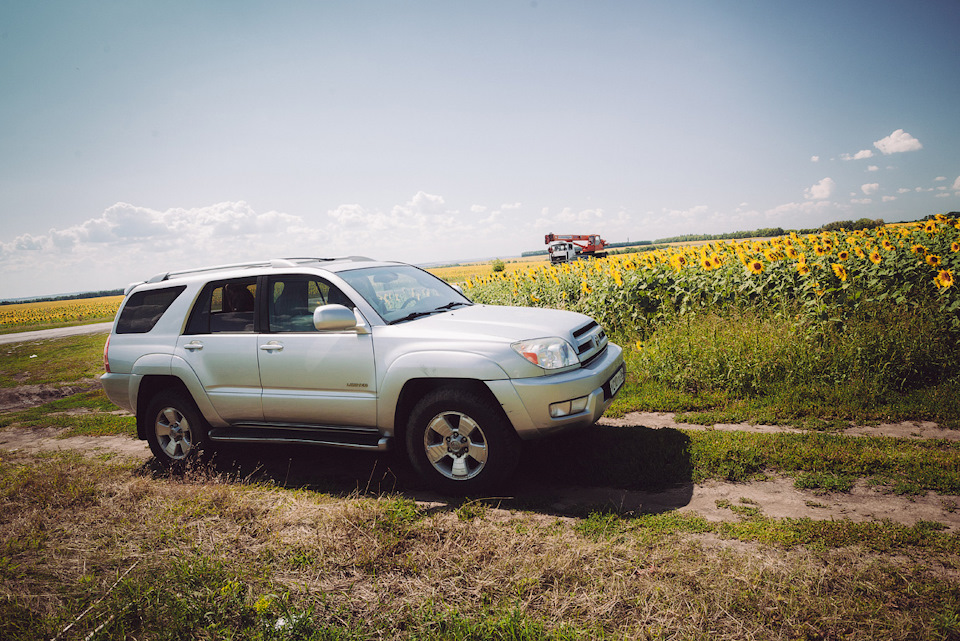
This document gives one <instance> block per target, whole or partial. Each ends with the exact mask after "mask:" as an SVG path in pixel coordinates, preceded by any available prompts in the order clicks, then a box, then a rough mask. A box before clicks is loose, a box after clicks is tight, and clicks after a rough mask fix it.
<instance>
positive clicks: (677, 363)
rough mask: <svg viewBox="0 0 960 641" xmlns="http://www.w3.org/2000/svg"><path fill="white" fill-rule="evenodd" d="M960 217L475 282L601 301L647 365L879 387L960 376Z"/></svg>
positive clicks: (676, 251)
mask: <svg viewBox="0 0 960 641" xmlns="http://www.w3.org/2000/svg"><path fill="white" fill-rule="evenodd" d="M958 276H960V220H956V219H954V218H951V217H949V216H946V215H937V216H936V217H935V218H933V219H931V220H928V221H924V222H916V223H906V224H892V225H886V226H883V227H879V228H876V229H873V230H862V231H850V232H847V231H844V230H840V231H831V232H823V233H818V234H808V235H797V234H790V235H787V236H780V237H776V238H771V239H766V240H745V241H717V242H708V243H705V244H701V245H693V246H685V247H667V248H663V249H659V250H656V251H650V252H644V253H640V254H621V255H616V256H609V257H607V258H604V259H599V260H589V261H578V262H574V263H564V264H559V265H543V266H540V267H535V268H531V269H528V270H526V271H520V270H518V271H515V272H513V273H501V274H493V275H489V276H483V277H476V278H472V279H470V280H467V281H466V282H465V283H463V286H464V291H465V292H466V293H467V295H468V296H469V297H470V298H471V299H472V300H474V301H475V302H478V303H490V304H498V305H521V306H539V307H553V308H559V309H569V310H573V311H578V312H582V313H584V314H588V315H590V316H592V317H593V318H595V319H597V320H598V321H599V322H600V323H601V324H603V325H604V326H605V327H606V328H607V331H608V332H609V333H611V334H613V335H614V336H616V337H617V339H618V340H619V341H620V342H621V343H623V344H625V345H626V346H627V347H628V348H629V349H628V361H630V358H629V357H632V358H633V359H634V360H633V362H629V364H630V365H631V366H632V368H633V369H634V371H635V372H639V374H637V375H638V376H644V377H649V378H652V379H656V380H660V381H663V382H667V383H670V384H672V385H674V386H675V387H678V388H682V389H693V390H704V389H713V390H718V389H719V390H724V391H726V392H731V393H735V394H741V395H744V394H745V395H750V394H755V393H760V392H761V391H763V390H769V388H770V386H771V385H775V384H784V383H788V384H792V385H810V384H820V385H825V386H833V387H836V386H838V385H848V386H851V385H852V386H853V387H857V388H859V389H861V390H863V389H864V388H867V395H868V396H871V397H873V398H876V397H877V396H878V395H882V394H885V393H888V392H890V391H891V390H905V389H908V388H912V387H917V386H920V385H927V384H931V383H936V382H937V381H942V380H944V379H951V378H952V379H956V378H957V377H958V376H960V348H958V347H957V345H958V344H960V295H958V289H960V288H958V285H957V284H956V283H955V278H956V277H958Z"/></svg>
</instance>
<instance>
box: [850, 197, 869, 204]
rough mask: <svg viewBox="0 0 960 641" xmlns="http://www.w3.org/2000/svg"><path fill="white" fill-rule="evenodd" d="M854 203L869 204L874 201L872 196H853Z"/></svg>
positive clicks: (852, 201)
mask: <svg viewBox="0 0 960 641" xmlns="http://www.w3.org/2000/svg"><path fill="white" fill-rule="evenodd" d="M850 202H851V203H853V204H854V205H869V204H871V203H873V199H872V198H853V199H851V200H850Z"/></svg>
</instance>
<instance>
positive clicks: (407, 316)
mask: <svg viewBox="0 0 960 641" xmlns="http://www.w3.org/2000/svg"><path fill="white" fill-rule="evenodd" d="M338 275H339V276H340V277H341V278H343V279H344V280H345V281H347V282H348V283H349V284H350V286H351V287H353V288H354V289H355V290H357V293H359V294H360V295H361V296H363V297H364V299H366V301H367V302H368V303H370V306H371V307H373V308H374V309H375V310H377V313H378V314H380V317H381V318H383V320H385V321H387V322H388V323H400V322H403V321H407V320H413V319H414V318H419V317H421V316H429V315H430V314H434V313H438V312H443V311H446V310H449V309H453V308H455V307H460V306H463V305H470V304H471V303H470V301H469V300H467V298H466V297H464V296H463V294H461V293H460V292H458V291H457V290H455V289H454V288H452V287H450V286H449V285H448V284H447V283H445V282H443V281H442V280H440V279H439V278H437V277H436V276H434V275H432V274H430V273H428V272H425V271H423V270H422V269H417V268H416V267H412V266H410V265H391V266H389V267H368V268H366V269H353V270H350V271H345V272H340V273H339V274H338Z"/></svg>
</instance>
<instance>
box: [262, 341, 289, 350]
mask: <svg viewBox="0 0 960 641" xmlns="http://www.w3.org/2000/svg"><path fill="white" fill-rule="evenodd" d="M260 349H262V350H263V351H265V352H273V351H277V352H282V351H283V344H282V343H278V342H277V341H270V342H269V343H266V344H264V345H261V346H260Z"/></svg>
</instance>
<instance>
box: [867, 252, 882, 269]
mask: <svg viewBox="0 0 960 641" xmlns="http://www.w3.org/2000/svg"><path fill="white" fill-rule="evenodd" d="M870 262H872V263H874V264H876V265H879V264H880V263H881V262H883V256H881V255H880V252H878V251H877V250H873V251H872V252H870Z"/></svg>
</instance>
